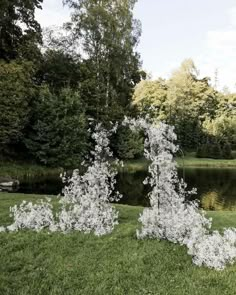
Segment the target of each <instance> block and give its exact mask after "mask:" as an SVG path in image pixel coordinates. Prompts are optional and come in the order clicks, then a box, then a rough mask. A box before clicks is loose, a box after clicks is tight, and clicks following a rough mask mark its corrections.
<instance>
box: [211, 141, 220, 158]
mask: <svg viewBox="0 0 236 295" xmlns="http://www.w3.org/2000/svg"><path fill="white" fill-rule="evenodd" d="M209 158H213V159H222V150H221V146H220V144H219V143H218V142H215V143H213V144H211V145H210V151H209Z"/></svg>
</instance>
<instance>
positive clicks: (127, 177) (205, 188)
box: [18, 168, 236, 210]
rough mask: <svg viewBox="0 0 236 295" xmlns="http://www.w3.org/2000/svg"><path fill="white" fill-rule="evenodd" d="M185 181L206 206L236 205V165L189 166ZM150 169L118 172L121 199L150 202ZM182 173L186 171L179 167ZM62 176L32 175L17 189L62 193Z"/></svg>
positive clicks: (139, 202) (136, 202)
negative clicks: (147, 182)
mask: <svg viewBox="0 0 236 295" xmlns="http://www.w3.org/2000/svg"><path fill="white" fill-rule="evenodd" d="M184 174H185V181H186V182H187V183H188V188H189V189H191V188H192V187H196V188H197V189H198V194H197V196H196V195H194V198H197V199H199V200H201V204H202V207H204V208H205V209H206V210H222V209H229V210H233V209H236V169H232V168H228V169H221V168H217V169H216V168H211V169H210V168H187V169H185V173H184ZM146 176H147V171H137V172H123V173H119V175H118V176H117V185H116V187H117V189H118V190H119V191H120V192H121V193H122V194H123V196H124V197H123V198H122V199H121V201H120V203H123V204H129V205H141V206H148V197H147V194H148V192H149V191H150V188H149V187H148V186H146V185H144V184H143V180H144V179H145V177H146ZM179 176H180V177H182V176H183V171H182V170H181V169H180V170H179ZM62 187H63V185H62V183H61V180H60V178H59V177H54V178H43V179H31V180H25V181H23V182H22V183H21V185H20V188H19V190H18V192H22V193H35V194H59V193H60V192H61V190H62Z"/></svg>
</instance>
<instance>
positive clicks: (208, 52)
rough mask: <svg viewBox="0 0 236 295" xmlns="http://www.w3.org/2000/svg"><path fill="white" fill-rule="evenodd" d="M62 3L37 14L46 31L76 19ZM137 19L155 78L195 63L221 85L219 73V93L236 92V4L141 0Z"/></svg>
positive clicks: (48, 0)
mask: <svg viewBox="0 0 236 295" xmlns="http://www.w3.org/2000/svg"><path fill="white" fill-rule="evenodd" d="M111 1H112V0H111ZM61 2H62V1H61V0H44V3H43V10H37V11H36V18H37V20H38V21H39V22H40V24H41V26H42V27H47V26H53V25H57V26H58V25H61V24H62V23H63V22H65V21H67V20H69V19H70V11H69V9H68V8H66V7H63V5H62V3H61ZM134 16H135V18H137V19H139V20H140V21H141V23H142V36H141V38H140V43H139V45H138V48H137V51H138V52H139V53H140V54H141V59H142V62H143V69H144V70H145V71H147V72H148V73H149V74H150V75H151V77H152V78H153V79H157V78H158V77H162V78H168V77H170V75H171V73H172V71H173V70H175V69H176V68H178V67H179V66H180V64H181V62H182V61H183V60H184V59H186V58H192V59H193V61H194V63H195V65H196V67H197V68H198V70H199V73H200V77H205V76H207V77H210V78H211V81H212V84H215V76H216V74H215V73H216V72H217V88H218V89H223V87H225V86H226V87H228V88H229V89H230V90H231V91H234V92H236V1H235V0H198V1H196V0H138V2H137V4H136V7H135V10H134Z"/></svg>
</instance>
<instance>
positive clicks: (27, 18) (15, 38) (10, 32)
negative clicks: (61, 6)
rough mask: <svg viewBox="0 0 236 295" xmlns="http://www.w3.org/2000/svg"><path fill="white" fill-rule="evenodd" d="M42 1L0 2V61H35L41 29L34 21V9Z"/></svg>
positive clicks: (15, 0)
mask: <svg viewBox="0 0 236 295" xmlns="http://www.w3.org/2000/svg"><path fill="white" fill-rule="evenodd" d="M42 1H43V0H21V1H18V0H1V1H0V40H1V42H0V59H4V60H12V59H16V58H23V59H28V60H32V59H33V60H36V58H37V57H38V55H39V50H38V48H37V44H38V43H40V42H41V28H40V25H39V23H38V22H37V21H36V20H35V16H34V14H35V9H36V8H41V3H42Z"/></svg>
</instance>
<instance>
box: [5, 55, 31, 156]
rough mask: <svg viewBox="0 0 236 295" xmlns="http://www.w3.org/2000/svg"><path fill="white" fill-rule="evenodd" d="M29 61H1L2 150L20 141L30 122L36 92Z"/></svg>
mask: <svg viewBox="0 0 236 295" xmlns="http://www.w3.org/2000/svg"><path fill="white" fill-rule="evenodd" d="M32 75H33V70H32V64H31V63H29V62H16V61H14V62H11V63H6V62H3V61H0V126H1V128H0V151H2V152H5V153H6V152H7V150H8V148H9V145H13V144H16V143H18V142H19V141H20V140H21V138H22V136H23V130H24V128H25V126H26V124H27V122H28V118H29V113H30V102H31V99H32V97H33V95H34V92H35V87H34V84H33V82H32V78H31V77H32Z"/></svg>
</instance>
